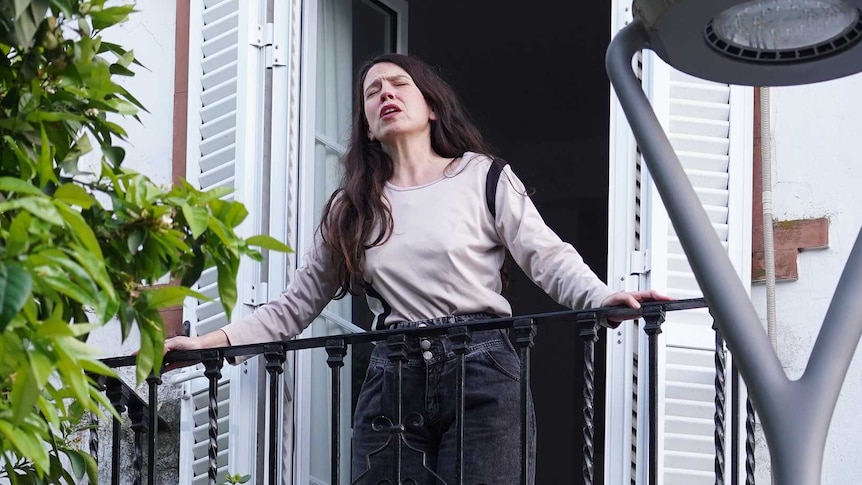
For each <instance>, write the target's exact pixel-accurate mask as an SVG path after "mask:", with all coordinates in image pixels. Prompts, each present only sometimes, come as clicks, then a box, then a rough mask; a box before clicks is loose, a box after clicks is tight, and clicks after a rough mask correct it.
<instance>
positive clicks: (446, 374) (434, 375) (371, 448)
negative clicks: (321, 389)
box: [352, 314, 536, 485]
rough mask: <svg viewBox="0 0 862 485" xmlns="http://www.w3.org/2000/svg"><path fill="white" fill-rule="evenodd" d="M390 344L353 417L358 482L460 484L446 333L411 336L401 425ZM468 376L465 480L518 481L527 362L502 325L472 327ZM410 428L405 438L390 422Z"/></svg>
mask: <svg viewBox="0 0 862 485" xmlns="http://www.w3.org/2000/svg"><path fill="white" fill-rule="evenodd" d="M491 317H493V315H486V314H473V315H458V316H455V317H444V318H438V319H434V320H426V321H421V322H410V323H402V324H398V325H397V328H410V327H421V326H428V325H434V324H446V323H456V322H463V321H468V320H475V319H480V318H491ZM388 355H389V349H388V348H387V346H386V344H385V342H381V343H379V344H378V345H377V346H376V347H375V349H374V351H373V352H372V355H371V360H370V363H369V366H368V373H367V374H366V377H365V382H364V384H363V386H362V390H361V391H360V394H359V399H358V402H357V405H356V412H355V415H354V421H353V450H352V468H353V478H352V482H353V483H357V484H364V485H378V484H381V483H383V484H391V485H397V484H398V482H397V480H396V473H395V453H396V450H397V449H398V447H399V446H400V451H401V470H400V471H401V473H400V479H401V483H404V484H408V483H409V484H413V483H415V484H419V485H425V484H435V485H436V484H441V483H442V484H446V485H455V484H456V475H455V473H456V470H455V455H456V436H455V435H456V432H457V429H456V426H455V423H456V421H455V417H456V415H455V414H456V399H455V396H456V394H455V393H456V375H457V374H456V372H457V365H458V361H457V359H456V356H455V353H454V352H453V351H452V342H451V341H450V340H449V338H448V337H446V336H440V337H427V338H410V339H408V354H407V359H408V360H407V362H404V363H403V364H402V384H401V390H402V395H401V399H402V401H401V405H402V423H394V422H393V421H394V419H393V417H394V410H395V405H396V404H397V402H396V399H397V398H398V396H396V395H395V367H394V365H393V363H392V362H391V361H390V360H389V357H388ZM465 357H466V375H465V377H464V387H465V396H464V408H465V415H464V482H463V483H464V484H465V485H513V484H518V483H520V477H521V417H520V410H521V387H520V375H521V362H520V359H519V357H518V355H517V353H516V352H515V350H514V348H513V347H512V344H511V342H510V341H509V339H508V337H507V336H506V333H505V332H504V331H502V330H484V331H479V332H472V333H471V335H470V339H469V341H468V346H467V352H466V354H465ZM527 405H528V409H529V416H530V417H529V420H528V432H527V434H528V436H529V439H528V446H529V457H530V460H529V463H530V466H529V468H530V470H529V477H530V479H529V483H530V484H532V483H533V476H534V475H535V465H534V463H535V430H536V427H535V414H534V411H533V402H532V396H531V395H529V393H528V396H527ZM398 424H403V425H404V432H403V442H402V441H401V437H400V436H399V434H398V433H392V432H391V431H390V426H391V425H398Z"/></svg>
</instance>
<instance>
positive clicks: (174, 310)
mask: <svg viewBox="0 0 862 485" xmlns="http://www.w3.org/2000/svg"><path fill="white" fill-rule="evenodd" d="M189 3H190V2H184V1H183V2H176V5H177V8H176V33H175V36H174V114H173V136H172V140H173V143H172V148H171V180H172V181H173V183H174V184H178V183H179V182H180V180H181V179H183V178H185V176H186V143H187V135H188V127H187V124H188V112H187V110H188V103H189V22H190V19H191V11H190V7H189ZM159 313H160V314H161V316H162V321H163V322H164V328H165V338H170V337H173V336H176V335H182V334H183V333H184V329H183V307H182V305H180V306H176V307H171V308H165V309H163V310H160V311H159Z"/></svg>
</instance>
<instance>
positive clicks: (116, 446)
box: [105, 378, 129, 485]
mask: <svg viewBox="0 0 862 485" xmlns="http://www.w3.org/2000/svg"><path fill="white" fill-rule="evenodd" d="M105 388H106V390H105V395H106V396H108V399H109V400H110V401H111V405H112V406H114V409H116V410H117V414H122V413H124V412H125V411H126V404H128V402H129V394H128V391H127V388H126V387H125V386H123V385H122V384H121V383H120V381H119V380H118V379H115V378H109V379H108V380H107V383H106V386H105ZM111 424H112V426H111V485H119V484H120V440H121V436H120V432H121V431H122V430H121V429H120V420H119V419H117V418H111Z"/></svg>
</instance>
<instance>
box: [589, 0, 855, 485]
mask: <svg viewBox="0 0 862 485" xmlns="http://www.w3.org/2000/svg"><path fill="white" fill-rule="evenodd" d="M633 7H634V21H633V22H632V23H630V24H629V25H628V26H626V27H625V28H624V29H622V30H621V31H620V32H619V33H618V34H617V35H616V37H615V38H614V39H613V41H612V42H611V45H610V47H609V48H608V52H607V58H606V65H607V71H608V76H609V77H610V80H611V83H612V85H613V88H614V90H615V91H616V93H617V97H618V98H619V101H620V105H621V106H622V108H623V111H624V112H625V114H626V117H627V118H628V120H629V124H630V125H631V128H632V132H633V133H634V136H635V139H636V140H637V142H638V145H639V146H640V149H641V152H642V154H643V157H644V161H645V163H646V164H647V167H648V168H649V170H650V173H651V175H652V178H653V180H654V182H655V185H656V188H657V189H658V191H659V194H660V195H661V198H662V200H663V201H664V204H665V207H666V209H667V213H668V216H669V217H670V219H671V222H672V223H673V226H674V229H675V230H676V232H677V235H678V236H679V239H680V242H681V244H682V247H683V249H684V251H685V254H686V256H687V257H688V259H689V261H690V263H691V268H692V271H693V272H694V274H695V277H696V278H697V281H698V283H699V284H700V287H701V289H702V290H703V294H704V297H705V299H706V301H707V303H708V304H709V307H710V310H711V312H712V314H713V316H714V317H715V319H716V323H717V325H718V328H719V329H720V330H721V332H722V335H723V336H724V337H725V339H726V342H727V346H728V348H729V349H730V350H731V352H733V355H734V356H735V357H736V362H737V364H738V366H739V370H740V373H741V374H742V376H743V377H744V378H745V381H746V382H747V383H748V390H749V396H750V398H751V400H752V402H753V403H754V405H755V408H756V409H757V410H758V412H759V415H760V419H761V422H762V424H763V429H764V432H765V434H766V440H767V442H768V444H769V448H770V452H771V456H772V472H773V476H774V478H775V483H779V484H781V485H814V484H819V483H820V475H821V467H822V463H823V451H824V448H825V444H826V434H827V431H828V429H829V422H830V421H831V418H832V413H833V411H834V409H835V403H836V401H837V399H838V393H839V391H840V389H841V386H842V384H843V382H844V377H845V375H846V373H847V369H848V367H849V366H850V361H851V359H852V358H853V354H854V352H855V350H856V346H857V344H858V342H859V339H860V336H862V297H860V296H859V295H862V234H860V237H858V238H857V240H856V243H855V245H854V247H853V249H852V251H851V253H850V256H849V258H848V261H847V263H846V265H845V267H844V271H843V273H842V276H841V278H840V280H839V282H838V286H837V288H836V290H835V294H834V295H833V298H832V301H831V303H830V305H829V309H828V311H827V313H826V316H825V318H824V322H823V326H822V327H821V330H820V334H819V335H818V337H817V340H816V342H815V344H814V348H813V349H812V352H811V356H810V358H809V361H808V365H807V367H806V369H805V372H804V373H803V375H802V377H800V378H799V379H798V380H795V381H791V380H790V379H788V378H787V376H786V374H785V373H784V370H783V369H782V367H781V363H780V362H779V360H778V357H777V356H776V354H775V352H774V350H773V349H772V346H771V344H770V342H769V338H768V337H767V335H766V332H765V331H764V330H763V326H762V324H761V322H760V318H759V317H758V315H757V312H756V311H755V309H754V306H753V305H752V303H751V300H750V298H749V296H748V294H747V292H746V291H745V288H744V287H743V285H742V283H741V282H740V281H739V277H738V276H737V274H736V272H735V270H734V268H733V265H732V264H731V262H730V260H729V259H728V257H727V253H726V251H725V250H724V248H723V247H722V245H721V243H720V242H719V240H718V238H716V237H715V231H714V230H713V228H712V225H711V224H710V221H709V218H708V217H707V215H706V212H705V211H704V210H703V207H702V206H701V204H700V202H699V199H698V197H697V195H696V194H695V191H694V188H693V187H692V185H691V184H690V182H689V180H688V177H687V176H686V174H685V171H684V170H683V167H682V165H681V164H680V162H679V159H678V158H677V156H676V153H675V152H674V150H673V147H672V146H671V144H670V141H669V140H668V139H667V136H666V135H665V133H664V130H663V129H662V126H661V124H660V123H659V121H658V118H657V117H656V115H655V113H654V112H653V110H652V107H651V106H650V104H649V100H648V99H647V98H646V95H645V94H644V92H643V90H642V88H641V84H640V81H639V79H638V78H637V77H636V75H635V73H634V71H633V69H632V58H633V56H634V55H635V54H636V53H637V52H638V51H639V50H641V49H644V48H648V49H651V50H653V51H654V52H655V53H656V54H658V56H659V57H661V58H662V59H663V60H664V61H665V62H667V63H668V64H670V65H671V66H673V67H675V68H676V69H679V70H681V71H684V72H687V73H688V74H691V75H694V76H697V77H700V78H704V79H709V80H713V81H718V82H724V83H729V84H743V85H753V86H785V85H794V84H806V83H812V82H818V81H825V80H829V79H835V78H838V77H842V76H846V75H850V74H853V73H856V72H859V71H862V47H860V45H862V42H860V41H862V0H755V1H743V0H635V1H634V5H633Z"/></svg>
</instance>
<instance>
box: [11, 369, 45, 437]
mask: <svg viewBox="0 0 862 485" xmlns="http://www.w3.org/2000/svg"><path fill="white" fill-rule="evenodd" d="M38 397H39V385H38V383H37V382H36V381H35V380H34V379H33V376H32V374H31V371H30V367H28V366H20V367H18V371H17V372H16V373H15V383H14V384H13V385H12V395H11V397H10V400H9V401H10V404H11V405H12V406H11V408H12V424H14V425H15V426H19V425H20V424H21V423H23V422H24V417H25V416H26V415H28V414H30V413H32V412H33V406H34V405H35V404H36V398H38Z"/></svg>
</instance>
